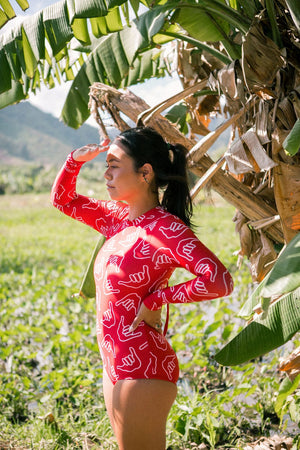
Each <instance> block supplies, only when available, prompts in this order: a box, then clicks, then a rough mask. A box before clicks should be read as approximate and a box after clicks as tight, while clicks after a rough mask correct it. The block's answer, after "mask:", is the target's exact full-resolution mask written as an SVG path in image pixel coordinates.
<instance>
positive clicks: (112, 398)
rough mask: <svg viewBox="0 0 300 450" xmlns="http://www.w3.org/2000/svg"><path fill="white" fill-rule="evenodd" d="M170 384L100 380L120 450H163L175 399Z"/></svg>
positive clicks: (174, 390) (147, 381)
mask: <svg viewBox="0 0 300 450" xmlns="http://www.w3.org/2000/svg"><path fill="white" fill-rule="evenodd" d="M176 394H177V387H176V385H175V384H174V383H171V382H169V381H163V380H155V379H140V380H121V381H118V382H117V383H116V384H115V385H114V386H113V385H112V383H111V381H110V380H109V379H108V377H107V376H105V377H104V397H105V402H106V407H107V410H108V414H109V417H110V421H111V424H112V427H113V429H114V432H115V435H116V438H117V441H118V445H119V449H120V450H154V449H155V450H165V448H166V422H167V417H168V414H169V411H170V409H171V406H172V404H173V402H174V400H175V398H176Z"/></svg>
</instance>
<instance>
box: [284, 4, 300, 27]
mask: <svg viewBox="0 0 300 450" xmlns="http://www.w3.org/2000/svg"><path fill="white" fill-rule="evenodd" d="M285 2H286V4H287V7H288V9H289V11H290V14H291V16H292V19H293V21H294V24H295V25H296V27H297V30H298V33H300V3H299V0H285Z"/></svg>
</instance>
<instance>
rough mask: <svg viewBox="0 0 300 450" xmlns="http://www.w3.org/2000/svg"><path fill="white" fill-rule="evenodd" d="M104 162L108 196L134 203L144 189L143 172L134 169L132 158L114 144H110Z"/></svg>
mask: <svg viewBox="0 0 300 450" xmlns="http://www.w3.org/2000/svg"><path fill="white" fill-rule="evenodd" d="M106 163H107V170H106V172H105V174H104V178H105V179H106V181H107V182H106V186H107V190H108V193H109V195H110V198H111V199H112V200H123V201H125V202H127V203H134V202H135V200H136V199H137V198H139V197H140V195H141V189H145V182H144V178H143V172H142V171H138V172H137V171H136V170H135V168H134V161H133V159H132V158H131V157H130V156H128V155H127V153H126V152H125V151H124V150H123V149H122V148H121V147H119V146H118V145H116V144H112V145H111V146H110V148H109V150H108V152H107V157H106Z"/></svg>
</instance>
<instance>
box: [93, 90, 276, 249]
mask: <svg viewBox="0 0 300 450" xmlns="http://www.w3.org/2000/svg"><path fill="white" fill-rule="evenodd" d="M91 93H92V95H93V97H96V98H97V99H98V101H99V103H101V104H102V105H103V106H104V108H105V109H107V110H108V111H109V110H110V109H112V108H115V109H117V110H119V111H120V112H122V113H123V114H125V115H126V116H127V117H128V118H129V119H131V120H132V121H134V122H136V121H137V119H138V117H139V116H140V114H141V113H143V112H144V111H145V110H147V109H149V108H150V107H149V105H148V104H147V103H146V102H145V101H144V100H142V99H141V98H140V97H137V96H136V95H135V94H133V93H132V92H131V91H129V90H127V91H126V92H125V93H122V92H120V91H118V90H117V89H115V88H112V87H110V86H107V85H106V84H102V83H94V84H93V85H92V86H91ZM147 126H150V127H152V128H154V129H156V130H157V131H158V132H159V133H161V134H162V135H163V137H164V138H165V139H166V140H167V141H168V142H170V143H173V144H174V143H180V144H182V145H184V146H185V147H186V149H187V150H188V151H189V150H190V149H191V148H192V147H193V146H194V145H195V141H193V140H191V139H188V138H187V137H185V136H184V135H183V134H182V133H181V132H180V131H179V130H178V129H177V128H176V127H175V126H174V125H173V124H171V122H169V121H168V120H167V119H166V118H165V117H163V116H162V115H160V114H157V115H155V114H154V115H152V116H151V117H150V118H149V120H147ZM212 164H213V161H212V160H211V158H209V156H207V155H204V156H203V157H202V158H201V159H200V160H199V161H198V162H197V163H196V164H195V163H193V161H189V169H190V170H191V171H192V172H193V173H195V174H196V175H198V176H202V175H203V174H204V173H205V172H206V171H207V170H208V169H209V168H210V167H211V166H212ZM210 185H211V187H212V189H213V190H215V191H216V192H217V193H218V194H220V195H221V197H223V198H224V199H225V200H226V201H227V202H228V203H230V204H231V205H233V206H234V207H235V208H237V209H238V210H240V211H241V213H242V214H243V215H244V216H246V217H247V218H248V219H249V220H259V219H264V218H267V217H270V216H274V215H276V214H277V211H276V210H275V209H273V208H272V207H271V206H269V205H268V204H266V203H265V202H264V201H263V200H262V199H261V198H260V197H258V196H257V195H255V194H254V193H253V192H251V191H250V189H249V188H248V187H247V186H245V185H244V184H242V183H240V182H239V181H238V180H236V179H235V178H234V177H232V176H231V175H230V174H228V173H227V172H225V171H224V170H222V169H220V170H218V171H217V172H216V173H215V175H214V176H213V177H212V179H211V180H210ZM264 231H265V233H266V234H267V235H268V236H269V237H270V238H271V239H272V240H274V241H275V242H278V243H284V238H283V233H282V229H281V226H280V224H279V223H275V224H272V225H270V226H269V227H268V228H265V229H264Z"/></svg>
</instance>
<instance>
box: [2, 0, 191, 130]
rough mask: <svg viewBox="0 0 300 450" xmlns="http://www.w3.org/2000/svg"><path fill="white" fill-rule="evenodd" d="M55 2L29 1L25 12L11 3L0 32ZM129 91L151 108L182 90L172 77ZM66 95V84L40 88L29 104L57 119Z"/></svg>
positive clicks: (142, 84)
mask: <svg viewBox="0 0 300 450" xmlns="http://www.w3.org/2000/svg"><path fill="white" fill-rule="evenodd" d="M56 2H57V0H29V5H30V7H29V9H28V10H26V11H24V12H23V11H22V10H21V9H20V8H19V6H18V4H17V2H14V1H12V2H11V3H12V5H13V7H14V10H15V12H16V14H17V17H16V18H15V19H12V20H11V21H10V22H8V23H7V24H6V25H5V26H4V27H3V28H2V30H1V32H2V33H5V32H6V31H7V30H8V29H9V28H10V27H11V26H13V25H14V23H15V22H16V21H18V20H21V18H22V17H23V16H28V15H32V14H34V13H35V12H37V11H39V10H41V9H42V8H45V7H47V6H48V5H51V4H53V3H56ZM130 90H131V91H132V92H133V93H134V94H136V95H138V96H139V97H141V98H142V99H143V100H144V101H146V102H147V103H148V104H149V105H150V106H151V107H152V106H155V105H156V104H158V103H160V102H162V101H163V100H165V99H167V98H169V97H171V96H172V95H174V94H176V93H177V92H179V91H181V90H182V86H181V83H180V81H179V79H178V77H177V76H176V75H174V77H168V78H160V79H154V78H153V79H150V80H149V81H146V82H144V83H141V84H139V85H136V86H131V87H130ZM67 93H68V84H67V83H62V84H61V85H57V86H56V87H54V88H53V89H47V88H46V87H42V88H41V91H37V93H36V94H35V95H34V94H30V97H29V102H30V103H31V104H32V105H34V106H36V107H37V108H39V109H41V110H42V111H44V112H47V113H50V114H53V115H54V116H55V117H59V116H60V113H61V111H62V108H63V104H64V102H65V98H66V96H67ZM86 123H88V124H90V125H92V126H96V124H95V122H94V119H92V118H90V119H88V120H87V122H86Z"/></svg>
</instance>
